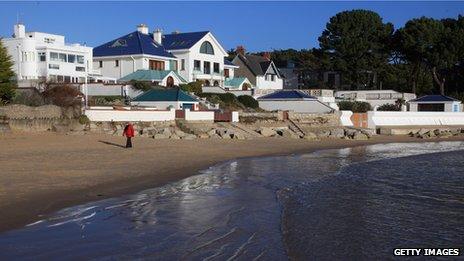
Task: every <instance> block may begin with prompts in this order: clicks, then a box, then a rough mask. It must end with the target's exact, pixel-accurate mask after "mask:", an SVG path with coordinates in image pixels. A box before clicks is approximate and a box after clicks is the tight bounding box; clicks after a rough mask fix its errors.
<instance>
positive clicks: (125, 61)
mask: <svg viewBox="0 0 464 261" xmlns="http://www.w3.org/2000/svg"><path fill="white" fill-rule="evenodd" d="M150 60H158V61H163V62H164V70H170V61H173V60H174V61H175V60H176V59H168V58H166V57H159V56H152V55H145V54H144V55H133V56H127V55H124V56H107V57H94V58H93V68H95V71H96V72H97V73H98V74H100V75H102V76H104V77H110V78H115V79H119V78H122V77H124V76H126V75H128V74H131V73H133V72H135V71H137V70H148V69H150V62H149V61H150ZM116 61H118V66H116ZM100 62H101V63H100ZM100 65H102V66H101V67H100Z"/></svg>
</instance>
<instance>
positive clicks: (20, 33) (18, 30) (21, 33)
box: [14, 24, 26, 38]
mask: <svg viewBox="0 0 464 261" xmlns="http://www.w3.org/2000/svg"><path fill="white" fill-rule="evenodd" d="M14 37H15V38H24V37H26V27H25V26H24V25H23V24H15V25H14Z"/></svg>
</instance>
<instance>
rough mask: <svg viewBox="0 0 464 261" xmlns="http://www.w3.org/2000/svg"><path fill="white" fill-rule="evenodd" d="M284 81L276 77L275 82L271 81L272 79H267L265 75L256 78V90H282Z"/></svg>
mask: <svg viewBox="0 0 464 261" xmlns="http://www.w3.org/2000/svg"><path fill="white" fill-rule="evenodd" d="M283 84H284V83H283V80H282V79H281V78H278V77H275V78H274V81H272V80H271V77H266V76H264V75H262V76H257V77H256V86H255V89H258V90H261V89H262V90H281V89H283Z"/></svg>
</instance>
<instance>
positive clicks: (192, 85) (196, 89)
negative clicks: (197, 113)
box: [179, 81, 203, 95]
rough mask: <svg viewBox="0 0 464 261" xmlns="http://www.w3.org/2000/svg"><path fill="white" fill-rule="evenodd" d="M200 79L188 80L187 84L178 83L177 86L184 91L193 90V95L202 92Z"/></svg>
mask: <svg viewBox="0 0 464 261" xmlns="http://www.w3.org/2000/svg"><path fill="white" fill-rule="evenodd" d="M202 85H203V82H202V81H196V82H189V83H187V84H180V85H179V87H180V89H181V90H183V91H186V92H193V93H194V94H195V95H199V94H201V93H202V92H203V90H202Z"/></svg>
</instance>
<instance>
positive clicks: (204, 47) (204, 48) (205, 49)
mask: <svg viewBox="0 0 464 261" xmlns="http://www.w3.org/2000/svg"><path fill="white" fill-rule="evenodd" d="M200 53H204V54H212V55H214V49H213V45H212V44H211V43H210V42H208V41H206V42H203V43H202V44H201V47H200Z"/></svg>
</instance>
